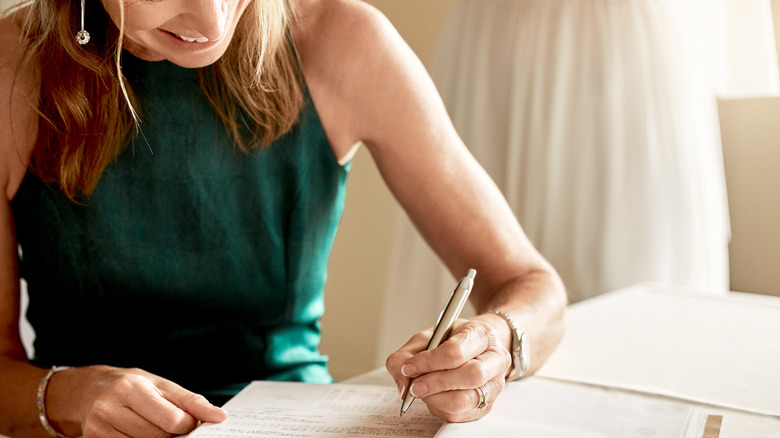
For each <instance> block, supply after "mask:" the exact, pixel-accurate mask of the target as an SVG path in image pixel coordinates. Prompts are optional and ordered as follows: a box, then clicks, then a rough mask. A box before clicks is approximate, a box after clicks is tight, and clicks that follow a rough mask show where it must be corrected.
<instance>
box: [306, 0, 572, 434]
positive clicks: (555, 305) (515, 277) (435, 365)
mask: <svg viewBox="0 0 780 438" xmlns="http://www.w3.org/2000/svg"><path fill="white" fill-rule="evenodd" d="M294 3H295V5H297V7H298V8H297V12H298V14H299V19H298V21H297V23H298V24H297V28H296V33H295V37H296V43H297V44H298V48H299V51H300V53H301V57H302V60H303V66H304V73H305V77H306V79H307V82H308V84H309V86H310V89H311V93H312V97H313V100H314V103H315V106H316V107H317V110H318V113H319V114H320V116H321V118H322V120H323V124H324V126H325V130H326V132H327V134H328V137H329V139H330V140H331V143H332V145H333V149H334V153H335V154H336V156H337V157H338V158H340V159H341V158H343V157H346V156H348V155H349V153H350V152H351V149H352V145H354V144H356V143H357V142H358V141H363V142H364V143H365V144H366V146H367V147H368V149H369V151H370V153H371V155H372V157H373V158H374V160H375V162H376V164H377V166H378V168H379V170H380V172H381V174H382V176H383V178H384V180H385V182H386V183H387V185H388V187H389V188H390V190H391V191H392V193H393V194H394V196H395V197H396V199H397V200H398V202H399V203H400V204H401V206H402V207H403V208H404V210H405V211H406V213H407V214H408V215H409V216H410V218H411V219H412V221H413V222H414V223H415V225H416V226H417V228H418V230H419V231H420V233H421V234H422V235H423V236H424V238H425V239H426V241H427V242H428V244H429V245H430V246H431V247H432V248H433V250H434V251H435V252H436V253H437V254H438V255H439V257H440V258H441V259H442V261H443V262H444V263H445V265H446V266H447V267H448V268H449V270H450V271H451V272H452V273H453V274H454V275H455V276H457V277H460V276H462V275H463V274H465V272H467V271H468V269H469V268H475V269H476V270H477V272H478V274H477V280H476V282H475V288H474V291H473V292H472V298H471V301H472V303H473V304H474V307H475V308H476V309H477V310H478V312H480V313H481V314H480V315H478V316H477V317H475V318H474V319H473V320H471V321H468V322H467V321H460V323H459V325H458V326H457V327H456V330H455V331H454V332H453V336H452V338H451V340H452V342H449V343H448V342H445V343H444V344H442V346H441V347H440V348H439V349H437V350H434V351H431V352H425V353H419V352H420V351H421V350H423V349H424V347H425V344H426V343H427V338H428V336H430V333H429V332H425V333H421V334H418V335H417V336H416V337H415V338H413V339H412V341H410V343H409V344H407V345H406V346H404V347H403V348H402V349H401V350H399V351H398V352H396V353H394V354H393V355H391V356H390V358H389V359H388V363H387V366H388V370H389V371H390V373H391V374H392V375H393V377H394V378H395V379H396V381H397V382H398V384H399V389H400V388H401V387H403V386H404V385H406V384H408V377H415V376H420V377H419V379H417V381H416V382H417V383H418V385H417V390H418V391H420V394H419V395H421V396H422V397H423V399H424V400H425V401H426V403H428V406H429V407H430V409H431V411H432V412H434V413H436V414H437V415H439V416H441V417H442V418H445V419H447V420H450V421H467V420H472V419H475V418H478V417H480V416H482V415H484V412H486V410H476V409H472V408H473V407H474V406H476V399H477V392H476V391H474V390H473V388H476V387H477V386H481V385H487V389H488V399H489V401H492V400H493V399H495V396H496V395H497V394H498V392H500V390H501V389H502V388H503V384H504V375H505V373H506V372H507V368H508V367H509V365H510V363H511V362H510V359H509V354H508V348H509V346H510V345H511V334H510V330H509V326H508V324H507V322H506V321H505V320H504V319H503V318H502V317H500V316H498V315H496V314H494V313H492V312H491V311H492V310H501V311H504V312H506V313H508V314H510V315H511V316H512V317H513V319H514V320H515V321H516V322H517V324H518V326H520V328H521V329H523V330H524V331H526V332H527V333H528V336H529V339H530V343H531V350H532V351H533V358H532V369H531V371H532V372H533V371H534V370H535V369H537V368H538V367H539V366H541V365H542V364H543V363H544V361H545V360H546V359H547V357H548V356H549V355H550V354H551V353H552V351H553V349H554V348H555V346H556V345H557V344H558V342H559V340H560V338H561V336H562V333H563V327H564V313H565V306H566V294H565V290H564V287H563V285H562V283H561V281H560V279H559V277H558V276H557V274H556V273H555V271H554V270H553V268H552V267H551V266H550V265H549V264H548V263H547V262H546V261H545V260H544V258H543V257H542V256H541V255H540V254H539V253H538V252H537V251H536V250H535V249H534V248H533V246H532V245H531V243H530V242H529V240H528V238H527V237H526V236H525V234H524V232H523V230H522V228H521V227H520V225H519V224H518V223H517V220H516V219H515V217H514V215H513V213H512V211H511V210H510V208H509V207H508V205H507V203H506V202H505V200H504V198H503V196H502V194H501V193H500V191H499V190H498V188H497V187H496V185H495V184H494V183H493V181H492V180H491V179H490V178H489V177H488V175H487V174H486V172H485V171H484V170H483V169H482V168H481V166H480V165H479V164H478V163H477V162H476V160H475V159H474V158H473V156H472V155H471V154H470V153H469V151H468V149H467V148H466V147H465V145H464V144H463V142H462V141H461V140H460V138H459V137H458V134H457V133H456V131H455V129H454V127H453V125H452V123H451V122H450V120H449V117H448V115H447V112H446V110H445V108H444V105H443V103H442V101H441V99H440V97H439V95H438V93H437V91H436V89H435V86H434V85H433V83H432V81H431V79H430V78H429V76H428V74H427V72H426V71H425V69H424V67H423V66H422V64H421V63H420V61H419V60H418V59H417V57H416V56H415V55H414V53H413V52H412V51H411V50H410V49H409V47H408V46H407V45H406V44H405V43H404V42H403V41H402V39H401V38H400V36H399V35H398V34H397V32H396V31H395V30H394V29H393V28H392V26H391V25H390V24H389V23H388V21H387V20H386V19H385V18H384V17H383V16H382V15H381V14H380V13H379V12H378V11H376V10H375V9H373V8H372V7H370V6H368V5H366V4H365V3H363V2H358V1H351V0H337V1H329V2H323V1H321V0H300V1H297V2H294ZM324 3H327V6H325V7H323V5H324ZM314 35H318V36H319V38H314V37H313V36H314ZM325 36H327V38H325ZM342 161H343V160H342ZM417 353H419V354H417ZM404 365H406V368H405V371H407V374H409V375H408V376H403V375H402V373H401V368H402V367H403V366H404ZM412 366H414V367H415V368H416V371H414V372H411V371H410V370H411V369H412ZM420 383H424V384H425V386H427V390H425V391H424V392H423V391H422V389H423V385H420ZM453 390H454V391H453ZM447 391H453V392H447Z"/></svg>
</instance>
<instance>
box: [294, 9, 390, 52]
mask: <svg viewBox="0 0 780 438" xmlns="http://www.w3.org/2000/svg"><path fill="white" fill-rule="evenodd" d="M290 5H291V8H292V11H293V17H294V20H293V31H294V33H295V39H296V45H297V48H298V50H299V51H301V52H302V54H308V53H309V52H310V50H312V49H315V48H316V49H318V51H319V50H321V49H325V50H326V51H333V52H334V53H341V54H342V56H345V55H349V54H351V53H355V52H350V51H349V50H350V49H352V50H360V49H361V47H363V48H365V47H369V46H370V45H371V44H373V43H375V42H377V41H378V39H380V38H382V37H383V36H388V32H393V27H392V25H391V24H390V23H389V21H388V20H387V19H386V18H385V16H384V15H383V14H382V13H381V12H380V11H379V10H378V9H376V8H375V7H373V6H371V5H370V4H368V3H366V2H365V1H362V0H291V2H290ZM366 39H368V40H366ZM345 50H347V51H346V52H345Z"/></svg>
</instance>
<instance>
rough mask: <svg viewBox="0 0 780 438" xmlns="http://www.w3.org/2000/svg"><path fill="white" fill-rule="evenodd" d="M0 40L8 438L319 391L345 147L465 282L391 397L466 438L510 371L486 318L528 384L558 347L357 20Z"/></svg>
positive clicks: (332, 11) (324, 17)
mask: <svg viewBox="0 0 780 438" xmlns="http://www.w3.org/2000/svg"><path fill="white" fill-rule="evenodd" d="M81 17H84V18H83V20H82V18H81ZM0 31H1V36H0V38H2V40H3V46H2V47H3V49H2V50H3V51H2V65H3V66H4V67H3V69H2V73H0V74H1V75H2V76H0V90H2V99H1V100H0V123H2V127H1V128H0V130H2V132H4V133H11V134H12V135H4V136H3V138H2V140H0V148H1V149H0V151H2V152H1V153H2V157H3V158H2V161H0V163H2V165H0V167H1V168H2V170H0V181H2V188H3V189H4V193H5V195H6V196H5V198H4V200H5V201H6V202H2V203H0V224H2V226H1V227H0V228H1V229H2V232H1V233H0V236H2V237H0V248H2V250H1V252H0V254H2V255H1V256H0V266H2V271H1V272H2V274H0V281H1V283H0V303H2V304H1V305H0V327H2V329H0V333H2V336H0V352H2V355H1V356H0V432H2V433H5V434H10V435H14V436H45V435H46V432H48V433H49V434H51V435H55V436H59V435H65V436H77V435H83V436H85V437H89V436H167V435H172V434H184V433H187V432H189V431H191V430H192V429H193V428H194V427H195V426H196V424H197V423H198V422H199V421H221V420H222V419H224V418H225V414H224V412H222V411H221V410H219V409H218V408H216V407H214V406H212V405H211V404H210V403H209V401H207V399H208V400H210V401H211V402H215V403H216V402H219V401H222V400H224V399H226V398H228V397H230V396H231V395H232V394H235V393H236V392H237V391H238V390H240V388H241V387H242V386H243V385H245V384H246V383H247V382H249V381H250V380H256V379H278V380H302V381H310V382H329V381H331V380H332V379H331V378H330V376H329V375H328V373H327V367H326V361H325V358H324V357H323V356H322V355H320V354H319V353H318V351H317V344H318V342H319V337H320V332H319V324H318V321H319V318H320V316H321V315H322V312H323V306H322V288H323V285H324V282H325V267H326V264H327V256H328V253H329V251H330V247H331V243H332V241H333V236H334V234H335V231H336V226H337V223H338V219H339V217H340V214H341V207H342V202H343V195H344V182H345V179H346V176H347V172H348V168H349V162H350V159H351V157H352V156H353V154H354V152H355V150H356V148H357V147H358V145H360V144H365V145H366V147H367V148H368V149H369V150H370V152H371V155H372V156H373V158H374V160H375V161H376V163H377V166H379V169H380V171H381V172H382V174H383V176H384V178H385V179H386V181H387V183H388V185H389V187H390V189H391V190H392V192H393V193H394V195H395V197H396V198H397V199H398V200H399V202H400V203H401V205H402V206H403V207H404V208H405V210H406V211H407V212H408V213H409V215H410V216H411V217H412V218H413V220H414V221H415V223H416V224H417V225H418V226H419V228H420V230H421V231H422V232H423V234H424V235H425V236H426V237H427V238H428V240H429V241H430V243H431V246H432V247H433V248H434V249H435V250H436V251H437V253H439V254H440V255H441V257H442V259H443V261H444V262H445V263H446V264H447V266H449V267H450V269H451V270H452V271H453V272H455V273H465V272H466V271H467V270H468V268H470V267H473V268H476V269H477V271H478V272H479V280H478V281H477V283H476V287H475V290H474V291H473V292H472V302H473V304H474V306H475V308H477V309H479V310H480V314H479V315H478V316H476V317H474V318H473V319H470V320H460V321H458V323H457V325H456V326H455V328H454V331H453V335H452V338H451V339H450V340H449V341H447V342H445V343H444V344H442V346H441V347H440V348H439V349H436V350H434V351H431V352H427V353H420V352H421V351H422V350H423V349H424V347H425V343H426V340H427V337H428V336H429V334H430V331H423V332H421V333H419V334H418V335H416V336H415V337H414V338H412V340H410V341H409V342H408V343H407V344H406V345H404V346H402V347H401V348H400V349H399V350H398V351H397V352H395V353H393V354H392V355H391V356H390V358H388V362H387V368H388V371H389V372H390V374H391V375H392V376H393V378H394V379H395V380H396V382H397V383H398V386H399V391H400V392H403V390H404V388H405V387H406V385H407V384H408V381H409V378H411V377H418V378H417V379H416V381H415V385H414V386H412V392H413V394H414V395H415V396H417V397H419V398H422V399H423V400H424V401H425V403H426V404H427V405H428V407H429V409H430V411H431V412H433V413H434V414H435V415H438V416H440V417H441V418H444V419H446V420H449V421H469V420H474V419H477V418H480V417H482V416H484V415H485V414H486V413H487V412H488V411H489V410H490V409H489V407H490V406H491V403H492V402H493V401H494V400H495V399H496V397H497V396H498V395H499V393H500V392H501V390H502V388H503V386H504V383H505V381H506V378H507V375H509V374H510V373H513V372H514V371H513V369H512V360H511V358H510V354H509V348H510V346H512V332H511V327H510V324H508V320H507V319H505V318H504V317H502V316H501V315H500V314H497V313H495V312H494V311H495V310H500V311H502V312H505V313H506V314H508V315H511V319H513V320H514V321H517V325H518V326H520V327H521V328H522V329H523V330H524V331H525V332H526V333H527V334H528V337H529V339H530V342H531V345H530V347H531V351H533V362H532V367H531V368H530V370H529V371H530V372H533V371H534V370H535V369H537V368H538V367H539V366H540V365H541V364H542V363H543V362H544V361H545V359H546V358H547V357H548V356H549V354H550V353H551V352H552V350H553V348H554V347H555V345H556V344H557V342H558V340H559V339H560V336H561V333H562V320H563V313H564V308H565V292H564V291H563V288H562V285H561V283H560V281H559V279H558V277H557V275H556V274H555V272H554V270H553V269H552V268H551V267H550V266H549V264H548V263H547V262H546V261H545V260H544V259H543V258H542V257H541V256H540V255H539V254H538V253H537V252H536V251H535V250H534V249H533V247H532V246H531V245H530V243H529V242H528V240H527V239H526V237H525V236H524V234H523V232H522V230H521V228H520V226H519V225H518V224H517V222H516V221H515V219H514V218H513V216H512V214H511V211H510V210H509V208H508V207H507V205H506V203H505V202H504V200H503V199H502V197H501V195H500V192H499V191H498V190H497V188H496V187H495V186H494V185H493V183H492V182H491V180H490V179H489V178H488V177H487V176H486V174H485V173H484V171H482V169H481V168H480V167H479V166H478V164H477V163H476V162H475V160H474V159H473V158H472V157H471V156H470V155H469V153H468V152H467V150H466V148H465V147H464V145H463V144H462V142H461V141H460V139H459V138H458V137H457V135H456V133H455V131H454V129H453V127H452V126H451V124H450V122H449V120H448V118H447V115H446V112H445V110H444V109H443V105H442V103H441V101H440V99H439V98H438V96H437V94H436V92H435V89H434V87H433V85H432V84H431V81H430V79H429V78H428V77H427V75H426V73H425V71H424V69H423V68H422V66H421V65H420V63H419V61H418V60H417V59H416V58H415V57H414V55H413V54H412V52H411V51H410V50H409V48H408V47H407V46H406V45H405V44H404V43H403V42H402V41H401V39H400V37H399V36H398V35H397V34H396V33H395V31H394V30H393V29H392V27H391V26H390V25H389V24H388V22H387V21H386V20H385V19H384V18H383V17H382V16H381V14H379V13H378V12H377V11H376V10H374V9H373V8H371V7H370V6H367V5H366V4H364V3H362V2H359V1H354V0H328V1H326V0H293V1H290V2H289V11H288V9H287V4H286V2H285V1H283V0H268V1H259V0H162V1H128V2H125V3H119V2H118V1H117V0H105V1H104V2H102V4H101V3H98V2H94V3H86V4H84V3H82V4H79V3H77V2H72V1H67V0H38V1H35V2H33V3H32V4H30V5H26V6H24V7H22V8H21V9H19V10H18V11H17V12H16V13H14V14H12V15H10V16H7V17H6V18H4V19H3V20H2V25H1V26H0ZM87 33H88V34H89V35H88V36H87ZM76 35H78V36H77V37H74V36H76ZM77 39H78V41H77ZM20 40H21V41H22V44H21V45H20V44H19V41H20ZM293 43H294V45H293ZM14 66H16V67H14ZM120 66H121V70H119V67H120ZM117 71H121V74H122V77H119V75H118V74H117ZM453 235H459V236H460V237H461V238H460V239H457V240H456V239H452V238H451V236H453ZM17 243H18V244H19V246H20V248H21V251H19V252H18V251H17ZM20 273H21V276H22V277H24V278H25V279H26V280H27V282H28V289H29V294H30V304H29V310H28V319H29V320H30V322H31V324H32V325H33V327H34V328H35V330H36V340H35V357H34V358H33V360H32V362H28V361H27V359H26V357H25V353H24V349H23V347H22V345H21V342H20V341H19V334H18V329H17V327H18V320H19V317H20V315H19V312H18V310H17V309H18V308H19V289H18V280H19V276H20ZM459 275H460V274H459ZM418 353H419V354H418ZM51 367H54V368H51ZM65 367H70V368H65ZM47 368H49V370H48V371H47ZM515 374H516V373H515ZM174 382H176V383H174ZM180 385H181V386H180ZM184 387H186V388H188V389H184ZM36 395H39V397H37V399H36ZM481 395H484V398H485V400H484V401H485V402H486V404H485V403H479V402H480V401H481V400H480V396H481ZM204 396H206V397H204ZM485 406H487V408H485ZM482 408H484V409H482Z"/></svg>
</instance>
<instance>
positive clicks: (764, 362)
mask: <svg viewBox="0 0 780 438" xmlns="http://www.w3.org/2000/svg"><path fill="white" fill-rule="evenodd" d="M686 292H687V291H686V290H675V289H671V288H666V287H664V288H661V287H657V286H656V287H654V286H650V285H642V286H636V287H632V288H627V289H624V290H621V291H617V292H613V293H609V294H606V295H602V296H599V297H596V298H593V299H590V300H586V301H583V302H580V303H577V304H574V305H573V306H571V307H570V309H569V314H568V318H567V319H568V322H567V330H566V334H565V335H564V338H563V341H562V342H561V345H560V346H559V347H558V349H557V350H556V352H555V353H554V354H553V356H552V357H551V358H550V360H549V361H548V362H547V363H546V364H545V366H544V367H542V369H541V370H539V372H538V373H537V375H538V376H544V377H551V378H556V379H561V380H567V381H574V382H583V383H589V384H593V385H600V386H606V387H613V388H623V389H628V390H632V391H639V392H643V393H648V394H657V395H664V396H670V397H675V398H680V399H683V400H689V401H693V402H699V403H706V404H713V405H716V406H722V407H726V408H731V409H738V410H742V411H745V412H753V413H759V414H768V415H775V416H780V378H779V377H778V370H780V367H779V366H778V364H780V341H777V339H776V334H777V333H780V298H777V297H769V296H758V295H752V294H740V293H730V294H727V295H714V296H713V295H692V294H691V293H690V292H687V293H686Z"/></svg>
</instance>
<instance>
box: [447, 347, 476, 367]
mask: <svg viewBox="0 0 780 438" xmlns="http://www.w3.org/2000/svg"><path fill="white" fill-rule="evenodd" d="M442 347H443V348H442V354H443V355H444V358H445V359H446V360H447V361H449V362H450V363H455V364H458V365H460V364H462V363H464V362H466V361H467V360H468V359H470V358H469V357H467V356H468V354H467V352H466V346H465V345H463V343H460V342H448V343H445V344H444V345H442Z"/></svg>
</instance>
